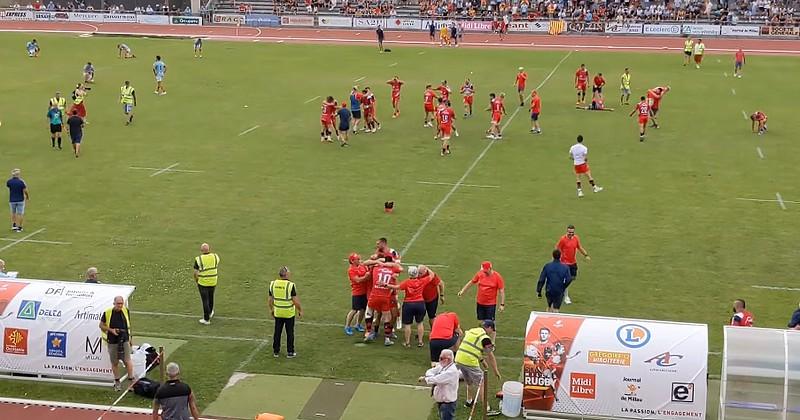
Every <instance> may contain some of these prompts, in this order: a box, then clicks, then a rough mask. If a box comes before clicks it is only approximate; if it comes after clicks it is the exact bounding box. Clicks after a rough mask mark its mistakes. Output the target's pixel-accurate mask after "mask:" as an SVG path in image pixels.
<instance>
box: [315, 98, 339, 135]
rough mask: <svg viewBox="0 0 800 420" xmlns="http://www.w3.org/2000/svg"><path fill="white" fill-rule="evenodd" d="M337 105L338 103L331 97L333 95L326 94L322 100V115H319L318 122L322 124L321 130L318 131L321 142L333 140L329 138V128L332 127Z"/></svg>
mask: <svg viewBox="0 0 800 420" xmlns="http://www.w3.org/2000/svg"><path fill="white" fill-rule="evenodd" d="M337 106H338V104H337V103H336V101H335V100H334V99H333V96H328V97H327V98H325V101H324V102H322V115H321V116H320V117H319V123H320V125H322V131H321V132H320V133H319V136H320V138H319V141H321V142H326V141H327V142H332V141H333V140H331V129H334V126H333V119H334V114H335V113H336V108H337Z"/></svg>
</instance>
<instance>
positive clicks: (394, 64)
mask: <svg viewBox="0 0 800 420" xmlns="http://www.w3.org/2000/svg"><path fill="white" fill-rule="evenodd" d="M396 65H397V63H392V64H389V67H394V66H396Z"/></svg>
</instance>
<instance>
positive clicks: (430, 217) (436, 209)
mask: <svg viewBox="0 0 800 420" xmlns="http://www.w3.org/2000/svg"><path fill="white" fill-rule="evenodd" d="M570 55H572V51H569V52H568V53H567V54H566V55H564V57H563V58H562V59H561V61H559V62H558V63H557V64H556V65H555V67H553V69H552V70H551V71H550V74H548V75H547V77H545V78H544V80H542V82H541V83H539V86H537V87H536V90H539V89H541V88H542V86H544V85H545V83H547V81H548V80H550V78H551V77H553V74H554V73H555V72H556V70H558V68H559V67H561V64H562V63H563V62H564V61H566V60H567V58H569V56H570ZM529 96H530V95H529ZM514 108H515V110H514V113H513V114H511V116H510V117H509V118H508V120H507V121H506V123H505V124H503V127H501V129H500V132H501V133H502V132H503V131H504V130H505V129H506V127H508V124H510V123H511V121H513V120H514V117H516V116H517V114H518V113H519V110H520V109H521V107H514ZM495 143H497V141H495V140H492V141H490V142H489V144H487V145H486V147H484V148H483V151H481V153H480V154H479V155H478V157H476V158H475V160H473V161H472V164H471V165H470V166H469V167H468V168H467V170H466V171H465V172H464V175H461V178H459V180H458V181H457V182H456V183H455V185H453V188H450V191H448V192H447V194H445V196H444V197H443V198H442V200H441V201H439V204H437V205H436V207H434V208H433V210H431V212H430V214H428V217H426V218H425V220H424V221H423V222H422V224H421V225H420V226H419V228H417V231H416V232H414V235H412V236H411V239H409V241H408V243H406V245H405V246H404V247H403V250H402V251H400V255H406V254H407V253H408V250H409V249H410V248H411V246H412V245H414V242H416V241H417V238H419V235H421V234H422V232H423V231H424V230H425V228H426V227H428V224H429V223H430V222H431V220H433V218H434V217H435V216H436V213H439V210H440V209H441V208H442V206H444V205H445V203H447V201H448V200H450V197H452V196H453V193H455V192H456V190H458V189H459V188H460V187H461V186H462V185H463V184H464V180H466V179H467V177H468V176H469V174H471V173H472V170H473V169H475V167H476V166H478V163H480V161H481V160H483V157H484V156H486V153H487V152H488V151H489V149H491V148H492V146H494V144H495Z"/></svg>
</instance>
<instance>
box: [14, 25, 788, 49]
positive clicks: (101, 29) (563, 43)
mask: <svg viewBox="0 0 800 420" xmlns="http://www.w3.org/2000/svg"><path fill="white" fill-rule="evenodd" d="M2 31H11V32H66V33H81V34H83V33H95V34H107V35H111V34H115V35H140V36H142V35H147V36H185V37H190V36H202V37H207V38H211V39H220V40H233V41H251V42H278V43H280V42H295V43H318V44H325V43H335V44H363V43H366V44H374V43H375V34H374V32H373V31H372V30H371V29H363V30H353V29H318V28H291V29H288V28H250V27H241V28H237V27H235V26H178V25H170V26H166V25H164V26H161V25H143V24H128V23H91V24H90V23H81V22H18V21H0V32H2ZM464 40H465V42H463V43H462V45H463V46H465V47H480V48H486V47H493V48H527V49H557V50H558V49H580V50H597V51H645V52H654V51H668V52H669V51H679V50H682V49H683V41H682V39H681V38H678V37H641V36H620V35H618V36H606V35H560V36H551V35H535V34H509V35H508V36H507V37H506V40H505V41H500V40H499V39H498V38H497V36H496V35H493V34H487V33H467V34H465V35H464ZM386 44H387V45H388V46H399V45H412V46H414V45H415V46H433V45H436V44H434V43H431V42H430V41H429V40H428V34H427V32H413V31H387V38H386ZM706 45H708V48H707V51H708V52H710V53H714V52H718V53H719V52H725V53H727V52H732V51H735V50H736V49H738V48H743V49H744V50H745V51H746V52H748V53H750V54H769V55H800V39H763V38H758V39H753V38H747V39H744V38H737V39H731V38H724V39H723V38H707V42H706Z"/></svg>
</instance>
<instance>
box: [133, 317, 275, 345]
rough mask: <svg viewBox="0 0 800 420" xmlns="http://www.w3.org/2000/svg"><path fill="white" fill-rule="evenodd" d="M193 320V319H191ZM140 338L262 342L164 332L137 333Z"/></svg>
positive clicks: (245, 338) (239, 338)
mask: <svg viewBox="0 0 800 420" xmlns="http://www.w3.org/2000/svg"><path fill="white" fill-rule="evenodd" d="M192 318H194V317H192ZM138 334H139V335H140V336H141V337H164V338H178V339H184V338H185V339H197V340H223V341H259V342H260V341H264V340H263V339H260V338H249V337H228V336H221V335H208V334H171V333H165V332H139V333H138Z"/></svg>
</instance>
